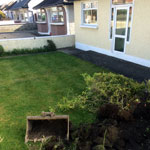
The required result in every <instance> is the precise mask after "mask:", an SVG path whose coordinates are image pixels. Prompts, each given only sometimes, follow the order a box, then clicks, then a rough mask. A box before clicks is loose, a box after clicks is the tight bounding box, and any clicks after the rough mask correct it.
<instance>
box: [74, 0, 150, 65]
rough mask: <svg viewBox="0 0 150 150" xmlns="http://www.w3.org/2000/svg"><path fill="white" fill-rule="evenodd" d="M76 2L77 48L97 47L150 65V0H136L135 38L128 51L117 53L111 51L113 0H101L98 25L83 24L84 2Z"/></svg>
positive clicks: (127, 48) (133, 36) (114, 55)
mask: <svg viewBox="0 0 150 150" xmlns="http://www.w3.org/2000/svg"><path fill="white" fill-rule="evenodd" d="M83 1H90V0H82V1H76V2H75V3H74V10H75V33H76V37H75V40H76V43H75V45H76V48H79V49H82V50H93V51H96V52H99V53H102V54H106V55H109V56H113V57H117V58H120V59H123V60H127V61H130V62H134V63H136V64H140V65H143V66H147V67H150V13H149V12H150V7H149V6H150V0H135V3H134V11H133V24H132V32H131V41H130V43H127V46H126V51H125V54H114V53H113V52H112V51H111V44H112V43H111V42H112V41H111V40H110V39H109V30H110V14H111V12H110V11H111V9H110V0H98V28H95V29H94V28H85V27H82V26H81V2H83Z"/></svg>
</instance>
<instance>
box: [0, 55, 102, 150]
mask: <svg viewBox="0 0 150 150" xmlns="http://www.w3.org/2000/svg"><path fill="white" fill-rule="evenodd" d="M0 70H1V71H0V138H3V141H2V143H0V149H2V150H26V149H27V146H26V145H25V144H24V137H25V131H26V117H27V116H30V115H39V114H40V113H41V111H48V109H49V106H51V107H53V106H54V105H57V102H59V101H60V100H61V99H62V97H63V96H66V94H67V93H68V91H70V90H71V91H73V93H76V94H80V93H81V92H82V90H83V89H84V88H85V83H84V81H83V78H82V76H81V74H82V73H88V74H91V75H92V74H93V73H95V72H102V71H103V72H104V71H105V70H104V69H102V68H99V67H96V66H95V65H92V64H90V63H88V62H85V61H82V60H80V59H77V58H75V57H73V56H69V55H66V54H63V53H61V52H52V53H49V54H40V55H33V56H20V57H12V58H7V59H4V58H3V59H0ZM68 114H69V115H70V118H71V121H72V122H73V123H75V124H79V123H80V122H82V121H83V122H91V121H92V120H93V119H94V118H93V116H92V115H91V114H89V113H86V112H75V111H74V112H68Z"/></svg>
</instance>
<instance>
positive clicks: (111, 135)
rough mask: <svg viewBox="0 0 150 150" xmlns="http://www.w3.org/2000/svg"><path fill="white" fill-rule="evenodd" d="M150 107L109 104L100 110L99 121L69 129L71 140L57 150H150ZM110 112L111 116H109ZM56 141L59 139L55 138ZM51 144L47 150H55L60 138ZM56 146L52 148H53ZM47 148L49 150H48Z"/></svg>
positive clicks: (146, 105)
mask: <svg viewBox="0 0 150 150" xmlns="http://www.w3.org/2000/svg"><path fill="white" fill-rule="evenodd" d="M149 111H150V105H149V104H148V103H145V104H137V107H136V108H135V109H134V110H130V111H129V110H128V111H127V110H123V109H121V108H119V106H117V105H113V104H106V105H103V106H102V107H101V108H100V110H99V111H98V121H97V122H96V123H93V124H85V125H80V127H79V128H78V129H75V128H73V127H72V126H71V127H70V141H69V143H67V144H66V143H65V142H64V143H63V144H62V145H63V146H62V145H61V147H59V148H57V149H56V150H64V147H67V149H68V150H150V117H149V116H150V115H149V114H150V113H149ZM110 112H111V113H110ZM56 139H57V138H56ZM56 139H55V142H54V141H52V140H51V141H50V142H48V143H49V144H50V145H51V146H48V144H47V147H45V149H44V150H54V147H55V146H56V145H57V144H58V143H60V142H58V139H57V140H56ZM52 145H53V146H52ZM46 148H47V149H46Z"/></svg>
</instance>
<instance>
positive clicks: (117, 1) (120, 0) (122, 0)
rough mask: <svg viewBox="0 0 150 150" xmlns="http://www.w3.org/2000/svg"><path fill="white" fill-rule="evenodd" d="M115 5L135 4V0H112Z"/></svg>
mask: <svg viewBox="0 0 150 150" xmlns="http://www.w3.org/2000/svg"><path fill="white" fill-rule="evenodd" d="M112 4H113V5H121V4H133V0H112Z"/></svg>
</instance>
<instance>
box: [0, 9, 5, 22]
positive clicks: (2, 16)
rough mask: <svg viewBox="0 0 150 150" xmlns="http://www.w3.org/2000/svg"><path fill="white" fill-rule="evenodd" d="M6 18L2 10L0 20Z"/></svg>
mask: <svg viewBox="0 0 150 150" xmlns="http://www.w3.org/2000/svg"><path fill="white" fill-rule="evenodd" d="M5 17H6V16H5V14H4V13H3V12H2V11H1V10H0V20H1V19H2V18H5Z"/></svg>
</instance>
